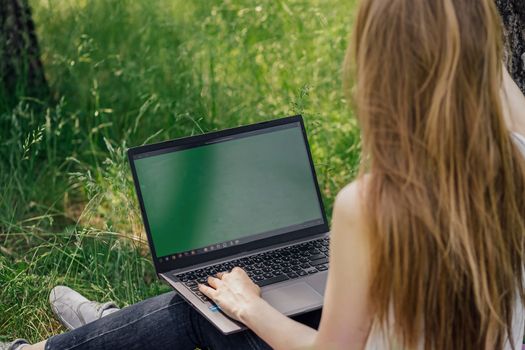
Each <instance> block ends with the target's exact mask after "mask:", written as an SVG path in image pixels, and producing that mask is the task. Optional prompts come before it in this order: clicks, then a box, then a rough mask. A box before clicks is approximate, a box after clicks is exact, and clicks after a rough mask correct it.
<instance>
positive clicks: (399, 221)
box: [24, 0, 525, 350]
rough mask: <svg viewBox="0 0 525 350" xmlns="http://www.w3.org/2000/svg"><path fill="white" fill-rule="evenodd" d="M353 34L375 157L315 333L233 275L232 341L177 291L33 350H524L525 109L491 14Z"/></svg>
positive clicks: (341, 228)
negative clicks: (235, 329) (240, 326)
mask: <svg viewBox="0 0 525 350" xmlns="http://www.w3.org/2000/svg"><path fill="white" fill-rule="evenodd" d="M354 34H355V40H354V44H355V50H354V54H355V56H354V58H355V64H356V66H355V67H356V72H355V77H356V79H357V81H356V90H355V91H356V92H355V102H356V107H357V114H358V116H359V120H360V123H361V128H362V133H363V134H362V135H363V155H364V156H363V159H364V160H365V161H364V162H363V171H362V174H363V175H362V176H360V177H359V178H358V179H357V180H356V181H354V182H353V183H352V184H350V185H349V186H347V187H346V188H344V189H343V190H342V191H341V192H340V193H339V195H338V196H337V199H336V202H335V206H334V213H333V223H332V239H331V247H330V249H331V254H330V259H331V264H330V267H331V268H330V272H329V277H328V284H327V290H326V297H325V302H324V308H323V313H322V318H321V321H320V324H319V327H318V330H316V329H314V328H310V327H307V326H306V325H303V324H301V323H298V322H296V321H294V320H292V319H290V318H288V317H286V316H284V315H282V314H280V313H279V312H277V311H276V310H274V309H273V308H272V307H271V306H270V305H268V304H267V303H266V302H265V301H264V300H262V299H261V298H260V296H259V294H260V290H259V288H258V287H257V286H256V285H254V284H253V283H252V282H251V281H250V279H249V278H248V277H247V275H246V274H245V273H244V271H243V270H241V269H240V268H235V269H233V270H232V271H231V272H228V273H222V274H219V275H218V276H215V277H210V278H209V280H208V282H209V286H204V285H201V286H200V290H201V292H202V293H204V294H206V295H207V296H208V297H210V298H211V299H213V300H214V301H216V302H217V303H218V304H219V305H220V306H221V308H222V310H223V311H224V312H225V313H227V314H228V315H229V316H231V317H232V318H234V319H237V320H239V321H241V322H243V323H244V324H246V325H247V326H248V327H249V328H250V330H251V331H247V332H244V333H239V334H235V335H231V336H222V335H221V334H219V333H218V332H217V331H216V330H215V329H214V328H213V326H211V325H210V324H209V323H208V322H207V321H205V320H204V319H203V318H202V317H200V316H199V315H198V314H197V313H196V312H195V311H193V309H192V308H190V307H188V306H187V305H186V303H184V302H183V301H182V300H181V299H180V298H179V297H177V296H174V295H173V294H166V295H163V296H159V297H157V298H153V299H150V300H147V301H144V302H143V303H140V304H137V305H134V306H130V307H128V308H125V309H123V310H121V311H119V312H114V313H112V314H111V315H109V316H107V317H104V318H101V319H99V320H97V321H95V322H92V323H89V324H87V325H86V326H84V327H81V328H78V329H76V330H74V331H72V332H69V333H65V334H62V335H58V336H55V337H53V338H50V340H48V341H47V342H42V343H39V344H36V345H33V346H26V347H24V350H30V349H44V348H45V349H49V350H53V349H104V348H107V349H110V348H111V349H117V348H126V349H135V348H192V346H201V347H207V346H209V347H212V348H243V349H245V348H248V349H259V348H267V347H268V345H269V346H270V347H272V348H276V349H296V348H307V349H363V348H367V349H382V348H398V347H401V348H408V349H494V348H497V349H502V348H505V349H510V348H514V349H517V348H518V347H519V346H520V344H521V340H522V339H523V330H524V326H525V325H524V310H523V302H524V301H525V290H524V288H523V282H524V281H523V266H524V261H525V250H524V248H525V245H524V243H525V161H524V158H523V154H520V149H519V148H520V147H521V148H522V151H523V152H524V154H525V138H522V137H521V136H519V134H518V133H516V134H514V133H513V132H519V133H521V134H522V135H525V117H524V115H523V113H525V101H524V98H523V96H522V95H521V94H520V92H519V90H517V87H516V86H515V85H514V84H513V83H512V82H511V81H510V79H509V77H508V75H506V74H505V76H504V78H502V71H503V70H502V65H501V57H502V52H501V31H500V23H499V17H498V15H497V13H496V9H495V6H494V4H493V3H492V1H491V0H478V1H468V0H428V1H411V0H363V1H361V4H360V7H359V12H358V16H357V22H356V28H355V32H354ZM348 62H350V60H347V63H346V65H347V67H348V65H349V63H348ZM502 81H503V82H504V83H503V84H502ZM511 135H513V136H511ZM520 138H521V141H520ZM513 140H514V141H515V142H513ZM520 142H522V143H521V144H520ZM365 173H366V174H367V175H364V174H365Z"/></svg>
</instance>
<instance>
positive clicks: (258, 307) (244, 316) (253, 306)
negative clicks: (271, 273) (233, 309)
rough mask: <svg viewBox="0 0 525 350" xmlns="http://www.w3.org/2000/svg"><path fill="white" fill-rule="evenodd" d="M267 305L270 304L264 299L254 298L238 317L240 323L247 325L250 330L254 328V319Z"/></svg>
mask: <svg viewBox="0 0 525 350" xmlns="http://www.w3.org/2000/svg"><path fill="white" fill-rule="evenodd" d="M267 305H268V303H267V302H266V301H265V300H264V299H263V298H261V297H258V298H254V299H253V300H252V301H250V302H249V303H247V304H246V306H245V307H243V308H242V309H241V310H240V312H239V315H238V319H239V321H241V322H242V323H243V324H245V325H246V326H247V327H248V328H252V323H253V321H254V319H255V318H256V317H257V316H258V315H260V314H261V313H262V312H263V310H264V308H265V306H267Z"/></svg>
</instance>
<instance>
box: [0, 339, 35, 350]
mask: <svg viewBox="0 0 525 350" xmlns="http://www.w3.org/2000/svg"><path fill="white" fill-rule="evenodd" d="M27 345H29V343H28V342H27V340H25V339H16V340H14V341H12V342H9V343H4V342H0V350H22V348H23V347H25V346H27Z"/></svg>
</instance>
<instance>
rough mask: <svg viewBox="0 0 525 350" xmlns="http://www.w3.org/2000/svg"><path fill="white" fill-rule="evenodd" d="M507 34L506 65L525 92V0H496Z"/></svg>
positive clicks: (505, 33)
mask: <svg viewBox="0 0 525 350" xmlns="http://www.w3.org/2000/svg"><path fill="white" fill-rule="evenodd" d="M496 5H497V6H498V9H499V11H500V14H501V17H502V20H503V26H504V35H505V57H504V61H505V65H506V66H507V69H508V70H509V73H510V75H511V76H512V78H513V79H514V81H515V82H516V84H517V85H518V86H519V88H520V89H521V92H523V93H524V94H525V1H524V0H496Z"/></svg>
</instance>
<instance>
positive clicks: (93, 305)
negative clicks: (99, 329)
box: [49, 286, 120, 330]
mask: <svg viewBox="0 0 525 350" xmlns="http://www.w3.org/2000/svg"><path fill="white" fill-rule="evenodd" d="M49 303H50V304H51V309H52V310H53V312H54V314H55V315H56V317H57V318H58V320H59V321H60V322H61V323H62V324H63V325H64V326H65V327H67V329H69V330H73V329H76V328H78V327H82V326H83V325H85V324H88V323H90V322H93V321H96V320H98V319H99V318H102V317H104V316H107V315H109V314H111V313H113V312H115V311H118V310H120V309H119V308H118V306H117V305H115V303H113V302H111V301H110V302H107V303H103V304H101V303H97V302H95V301H91V300H88V299H87V298H86V297H84V296H83V295H82V294H80V293H78V292H76V291H74V290H73V289H71V288H69V287H65V286H56V287H55V288H53V289H52V290H51V293H50V294H49Z"/></svg>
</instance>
